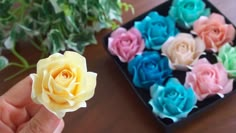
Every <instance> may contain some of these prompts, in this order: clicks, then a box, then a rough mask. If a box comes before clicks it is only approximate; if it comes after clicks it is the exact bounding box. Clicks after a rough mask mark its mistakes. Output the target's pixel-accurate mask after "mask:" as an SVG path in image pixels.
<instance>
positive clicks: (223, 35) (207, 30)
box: [193, 13, 235, 52]
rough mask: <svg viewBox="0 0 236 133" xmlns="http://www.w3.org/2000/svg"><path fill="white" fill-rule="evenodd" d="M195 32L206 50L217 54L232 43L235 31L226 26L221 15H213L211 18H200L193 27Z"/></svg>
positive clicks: (231, 26) (230, 26)
mask: <svg viewBox="0 0 236 133" xmlns="http://www.w3.org/2000/svg"><path fill="white" fill-rule="evenodd" d="M193 31H194V32H195V33H196V34H197V35H198V36H199V37H200V38H201V39H202V40H203V41H204V43H205V45H206V49H208V50H212V51H214V52H217V51H218V50H219V48H220V47H221V46H223V45H224V44H225V43H227V42H232V41H233V40H234V37H235V29H234V27H233V25H232V24H226V23H225V19H224V17H223V16H221V15H220V14H216V13H213V14H211V15H210V16H209V17H205V16H202V17H200V18H199V19H198V20H197V21H196V22H195V23H194V25H193Z"/></svg>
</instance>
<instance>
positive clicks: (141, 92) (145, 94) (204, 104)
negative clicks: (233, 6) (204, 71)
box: [103, 0, 236, 132]
mask: <svg viewBox="0 0 236 133" xmlns="http://www.w3.org/2000/svg"><path fill="white" fill-rule="evenodd" d="M203 1H204V2H205V4H206V7H207V8H210V9H211V12H215V13H219V14H221V15H223V14H222V13H221V12H220V11H219V10H218V9H217V8H216V7H215V6H214V5H212V4H211V3H210V2H209V1H207V0H203ZM171 4H172V1H171V0H170V1H167V2H164V3H162V4H161V5H158V6H156V7H154V8H153V9H151V10H149V11H147V12H145V13H143V14H141V15H140V16H138V17H136V18H134V19H133V20H131V21H129V22H127V23H125V24H123V25H121V27H124V28H126V29H130V28H131V27H132V26H133V25H134V22H135V21H140V20H142V19H143V18H144V17H145V16H147V14H148V13H149V12H151V11H157V12H158V13H159V14H160V15H163V16H167V15H168V11H169V9H170V6H171ZM223 16H224V15H223ZM224 17H225V16H224ZM225 20H226V23H227V24H232V23H231V22H230V20H229V19H228V18H226V17H225ZM177 28H178V29H179V30H180V32H186V33H190V30H185V29H182V28H181V27H178V26H177ZM234 28H235V26H234ZM110 35H111V33H109V34H107V35H106V36H105V37H104V38H103V44H104V48H105V49H106V51H107V53H108V54H109V55H110V56H111V57H112V58H113V59H114V61H115V63H116V64H117V66H118V67H119V69H120V71H121V72H122V73H123V74H124V76H125V78H126V79H127V80H128V82H129V83H130V85H131V87H132V89H133V91H134V92H135V93H136V94H137V96H138V97H139V98H140V100H141V101H142V102H143V103H144V105H145V106H146V107H147V108H148V110H149V113H152V107H151V106H150V105H149V104H148V101H149V100H150V93H149V91H147V90H145V89H137V88H136V87H135V86H134V85H133V83H132V76H131V75H130V74H129V73H128V71H127V63H122V62H121V61H120V60H119V59H118V57H116V56H113V55H111V54H110V52H109V51H108V49H107V48H108V38H109V37H110ZM235 38H236V37H235ZM233 44H234V45H236V39H235V40H234V42H233ZM205 57H206V58H207V59H208V60H209V61H210V62H211V63H214V62H216V58H215V57H214V56H213V55H212V54H207V55H205ZM173 75H174V77H177V78H178V79H179V80H180V82H181V83H184V79H185V78H184V77H185V72H181V71H177V70H174V71H173ZM235 86H236V81H235V80H234V83H233V91H232V92H230V93H228V94H226V95H225V97H224V98H220V97H219V96H212V97H209V98H207V99H205V100H204V101H201V102H197V106H198V108H197V109H193V110H192V111H191V112H190V113H189V115H188V117H187V118H184V119H181V120H180V121H178V122H175V123H173V122H172V120H170V119H161V118H159V117H157V116H155V115H154V114H153V113H152V114H153V116H154V117H155V118H156V120H157V122H158V123H160V124H161V125H162V126H163V127H164V128H165V130H166V132H171V131H172V130H173V129H174V128H175V127H177V125H180V124H181V125H182V124H184V123H186V122H188V121H191V120H192V119H193V118H195V117H197V116H199V114H201V113H203V112H205V111H206V110H207V109H209V108H211V107H212V106H213V105H216V104H218V103H219V102H221V101H223V100H224V99H225V98H227V97H229V96H230V95H232V94H233V93H235V92H236V89H235Z"/></svg>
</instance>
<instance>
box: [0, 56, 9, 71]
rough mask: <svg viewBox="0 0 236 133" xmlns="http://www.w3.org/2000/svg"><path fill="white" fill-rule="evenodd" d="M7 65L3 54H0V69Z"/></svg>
mask: <svg viewBox="0 0 236 133" xmlns="http://www.w3.org/2000/svg"><path fill="white" fill-rule="evenodd" d="M7 65H8V60H7V58H6V57H4V56H0V70H3V69H4V68H6V67H7Z"/></svg>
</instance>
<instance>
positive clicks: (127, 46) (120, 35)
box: [108, 27, 145, 62]
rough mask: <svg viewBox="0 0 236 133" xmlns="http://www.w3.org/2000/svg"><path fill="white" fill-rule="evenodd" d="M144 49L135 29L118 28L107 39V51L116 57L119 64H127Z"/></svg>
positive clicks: (139, 35)
mask: <svg viewBox="0 0 236 133" xmlns="http://www.w3.org/2000/svg"><path fill="white" fill-rule="evenodd" d="M144 48H145V45H144V41H143V39H142V36H141V34H140V32H139V31H138V30H137V29H135V28H131V29H130V30H126V29H125V28H122V27H120V28H118V29H116V30H115V31H114V32H112V34H111V36H110V37H109V39H108V50H109V51H110V53H111V54H112V55H116V56H118V58H119V59H120V61H121V62H129V61H130V60H132V59H133V58H134V57H135V55H137V54H141V53H142V52H143V50H144Z"/></svg>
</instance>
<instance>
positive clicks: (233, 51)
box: [217, 43, 236, 77]
mask: <svg viewBox="0 0 236 133" xmlns="http://www.w3.org/2000/svg"><path fill="white" fill-rule="evenodd" d="M217 59H218V61H219V62H221V63H222V64H223V65H224V67H225V69H226V71H227V72H228V74H229V76H230V77H236V48H235V47H232V46H231V45H230V44H229V43H226V44H225V45H224V46H222V47H221V48H220V50H219V53H218V55H217Z"/></svg>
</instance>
